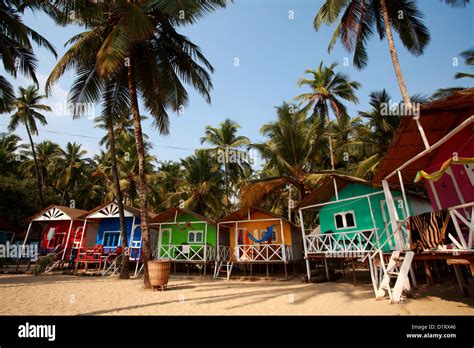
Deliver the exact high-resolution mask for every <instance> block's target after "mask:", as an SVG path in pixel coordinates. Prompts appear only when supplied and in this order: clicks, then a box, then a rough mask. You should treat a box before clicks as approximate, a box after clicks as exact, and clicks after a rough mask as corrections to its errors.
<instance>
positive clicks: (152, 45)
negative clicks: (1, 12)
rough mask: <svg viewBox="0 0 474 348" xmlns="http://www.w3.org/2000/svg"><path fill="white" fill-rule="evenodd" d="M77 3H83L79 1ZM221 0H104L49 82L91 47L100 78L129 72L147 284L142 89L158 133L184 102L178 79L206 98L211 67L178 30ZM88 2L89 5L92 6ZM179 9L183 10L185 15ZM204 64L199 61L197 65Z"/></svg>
mask: <svg viewBox="0 0 474 348" xmlns="http://www.w3.org/2000/svg"><path fill="white" fill-rule="evenodd" d="M78 3H79V4H78V6H80V7H81V8H84V3H83V2H78ZM225 5H226V1H225V0H211V1H205V2H201V1H199V2H195V1H179V2H174V1H136V0H135V1H102V2H100V4H98V5H97V6H99V7H101V8H104V9H105V11H106V14H107V15H106V16H103V17H102V18H100V17H93V18H92V20H91V18H81V16H80V15H79V16H77V13H76V12H74V13H76V17H75V20H76V21H78V20H79V21H81V20H83V21H85V23H86V25H87V26H89V27H90V30H88V31H86V32H84V33H82V34H80V35H78V36H76V37H74V38H73V39H72V40H71V41H70V43H72V47H71V48H70V49H69V50H68V52H67V53H66V54H65V55H64V56H63V58H61V59H60V61H59V63H58V65H57V66H56V67H55V69H54V70H53V72H52V74H51V76H50V79H49V82H52V81H55V80H56V79H57V78H58V77H59V76H60V75H62V73H64V71H65V70H66V69H67V68H69V67H70V66H71V64H73V62H76V61H79V60H81V57H83V55H84V54H85V55H86V56H87V57H89V53H90V51H93V52H95V53H96V59H95V62H94V64H95V66H96V69H97V73H98V75H99V76H100V78H101V79H106V78H109V79H114V78H116V77H117V76H118V75H119V74H121V72H123V71H124V69H125V70H126V72H127V82H128V90H129V94H130V104H131V105H130V109H131V113H132V115H133V124H134V129H135V132H134V134H135V142H136V146H137V153H138V159H139V192H140V210H141V224H142V248H143V263H144V275H145V276H144V283H145V287H150V282H149V278H148V264H147V262H148V260H149V258H150V250H151V249H150V243H149V233H148V206H147V194H148V186H147V181H146V170H145V148H144V141H143V135H142V127H141V117H140V110H139V106H138V96H139V95H140V97H141V99H142V101H143V104H144V106H145V108H146V109H147V110H148V111H149V113H150V114H151V116H152V117H153V120H154V124H155V125H156V126H157V128H158V130H159V131H160V132H161V133H162V134H166V133H167V132H168V131H169V116H168V112H169V109H171V110H174V111H179V110H181V109H182V108H183V107H185V106H186V105H187V100H188V94H187V92H186V89H185V87H184V86H183V84H182V82H185V83H189V84H191V85H192V86H193V87H194V88H195V89H196V90H197V91H198V92H199V93H200V94H201V95H203V96H204V98H205V99H206V101H208V102H210V95H209V91H210V89H211V88H212V84H211V81H210V76H209V72H212V71H213V68H212V66H211V64H210V63H209V62H208V61H207V60H206V58H205V57H204V55H203V54H202V52H201V51H200V49H199V48H198V47H197V46H196V45H194V44H193V43H192V42H191V41H189V40H188V39H187V38H186V37H185V36H183V35H181V34H179V33H178V32H177V31H176V27H177V26H179V25H184V24H190V23H194V22H195V21H196V20H198V19H199V18H201V17H202V16H204V15H205V14H207V13H209V12H212V11H214V10H215V9H217V8H219V7H225ZM94 6H95V5H94V4H91V7H94ZM56 9H59V11H63V17H64V18H67V16H68V15H69V14H71V11H74V5H72V6H71V5H69V4H68V3H67V2H65V1H58V4H57V6H56ZM183 14H185V15H184V16H183ZM200 64H202V65H200Z"/></svg>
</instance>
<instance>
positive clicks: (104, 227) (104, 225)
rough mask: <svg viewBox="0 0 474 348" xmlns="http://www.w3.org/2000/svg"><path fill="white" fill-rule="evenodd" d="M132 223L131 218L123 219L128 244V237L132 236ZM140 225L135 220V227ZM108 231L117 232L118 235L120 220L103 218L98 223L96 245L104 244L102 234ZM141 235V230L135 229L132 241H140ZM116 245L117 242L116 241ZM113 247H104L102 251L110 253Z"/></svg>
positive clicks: (139, 228) (138, 220)
mask: <svg viewBox="0 0 474 348" xmlns="http://www.w3.org/2000/svg"><path fill="white" fill-rule="evenodd" d="M132 223H133V217H126V218H125V224H126V229H127V239H128V241H129V243H130V236H131V234H132ZM139 224H140V219H139V218H135V225H139ZM106 231H109V232H118V233H120V220H119V218H105V219H102V220H101V221H100V223H99V228H98V231H97V237H96V244H102V245H103V244H104V232H106ZM141 235H142V229H141V227H140V226H138V227H136V228H135V233H134V235H133V240H134V241H140V239H141ZM116 243H118V240H117V241H116ZM120 243H121V242H120ZM115 248H116V246H115V247H109V248H108V247H106V246H105V245H104V250H105V251H112V250H113V249H115Z"/></svg>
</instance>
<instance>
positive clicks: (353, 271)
mask: <svg viewBox="0 0 474 348" xmlns="http://www.w3.org/2000/svg"><path fill="white" fill-rule="evenodd" d="M352 277H353V279H354V286H356V285H357V278H356V270H355V262H354V259H352Z"/></svg>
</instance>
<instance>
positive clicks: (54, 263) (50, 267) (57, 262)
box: [44, 260, 62, 273]
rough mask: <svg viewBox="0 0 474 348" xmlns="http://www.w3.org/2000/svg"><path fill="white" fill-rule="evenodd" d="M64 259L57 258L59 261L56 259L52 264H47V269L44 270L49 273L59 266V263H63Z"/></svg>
mask: <svg viewBox="0 0 474 348" xmlns="http://www.w3.org/2000/svg"><path fill="white" fill-rule="evenodd" d="M61 262H62V260H57V261H54V262H53V263H52V264H51V265H49V266H47V267H46V269H45V270H44V273H49V272H51V271H52V270H53V269H55V268H58V267H59V265H60V264H61Z"/></svg>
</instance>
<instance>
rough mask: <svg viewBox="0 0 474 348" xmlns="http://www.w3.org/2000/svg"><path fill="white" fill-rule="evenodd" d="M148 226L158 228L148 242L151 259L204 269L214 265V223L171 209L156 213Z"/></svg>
mask: <svg viewBox="0 0 474 348" xmlns="http://www.w3.org/2000/svg"><path fill="white" fill-rule="evenodd" d="M150 225H151V226H154V227H155V228H156V229H157V233H155V234H153V236H152V241H151V242H152V245H153V247H154V251H153V258H155V259H171V260H172V261H173V262H175V263H193V264H200V265H204V266H206V265H207V264H208V263H211V262H212V263H214V262H215V260H216V252H217V229H216V223H215V222H214V221H213V220H211V219H208V218H206V217H205V216H202V215H200V214H197V213H195V212H193V211H190V210H187V209H182V208H171V209H168V210H166V211H164V212H161V213H159V214H157V215H156V216H155V217H154V218H153V219H152V220H151V221H150Z"/></svg>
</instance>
